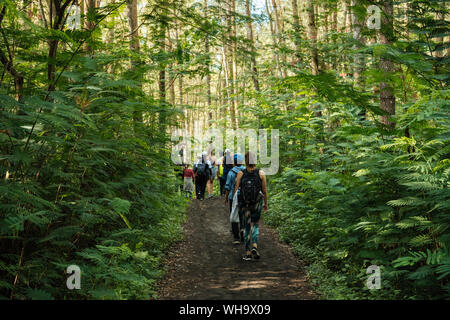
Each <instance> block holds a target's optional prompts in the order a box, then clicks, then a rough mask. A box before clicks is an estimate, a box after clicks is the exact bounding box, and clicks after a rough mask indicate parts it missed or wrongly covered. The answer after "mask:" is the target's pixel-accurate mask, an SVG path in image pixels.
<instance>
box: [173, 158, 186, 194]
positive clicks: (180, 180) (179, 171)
mask: <svg viewBox="0 0 450 320" xmlns="http://www.w3.org/2000/svg"><path fill="white" fill-rule="evenodd" d="M183 167H184V165H183V164H181V163H177V164H176V165H175V168H174V171H175V176H176V177H177V182H176V192H178V190H179V191H180V192H181V193H183V185H184V177H183V171H184V169H183Z"/></svg>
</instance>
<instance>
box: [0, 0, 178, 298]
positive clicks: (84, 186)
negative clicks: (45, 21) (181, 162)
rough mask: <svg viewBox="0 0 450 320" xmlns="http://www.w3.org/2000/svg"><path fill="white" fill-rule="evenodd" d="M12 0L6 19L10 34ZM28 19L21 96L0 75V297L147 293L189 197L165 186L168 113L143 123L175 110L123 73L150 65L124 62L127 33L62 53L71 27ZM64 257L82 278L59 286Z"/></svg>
mask: <svg viewBox="0 0 450 320" xmlns="http://www.w3.org/2000/svg"><path fill="white" fill-rule="evenodd" d="M0 7H1V6H0ZM13 8H14V6H13V5H11V6H9V5H8V11H7V12H8V17H9V18H10V19H9V22H10V24H8V25H7V24H6V23H5V21H3V26H4V27H5V25H7V26H8V30H7V31H9V32H12V33H15V34H18V33H19V28H20V27H19V26H17V25H14V24H13V23H12V22H11V21H13V18H14V17H15V16H14V14H13V13H12V12H13V11H12V9H13ZM104 9H105V8H104ZM105 10H106V9H105ZM106 11H107V10H106ZM101 18H102V15H100V16H97V15H96V16H95V19H96V20H99V19H101ZM33 26H34V29H31V30H29V29H28V30H29V31H30V32H29V33H26V32H22V35H20V36H19V35H18V36H17V37H16V38H15V41H17V42H18V47H17V54H16V59H17V60H19V61H21V60H20V59H23V60H22V63H20V64H18V65H19V71H20V72H26V71H27V70H26V68H29V69H30V70H31V71H29V70H28V71H29V73H27V77H29V79H28V80H27V84H26V86H25V88H24V90H23V95H22V97H21V98H20V99H16V92H15V91H14V87H13V82H12V81H9V80H10V79H8V75H6V77H5V78H2V80H3V79H5V82H3V83H2V86H1V87H0V101H1V104H0V119H1V120H0V130H1V131H0V279H2V280H1V281H0V297H1V298H11V297H13V298H15V299H149V298H151V297H154V296H155V292H156V290H155V289H156V281H157V280H158V279H159V278H160V277H161V275H162V269H163V268H162V266H161V257H162V256H163V254H164V253H165V252H166V250H167V249H168V247H169V246H170V245H171V243H173V241H176V240H179V239H180V235H181V227H180V225H181V223H182V220H183V217H184V211H185V206H186V201H185V200H184V199H182V198H181V196H180V195H179V194H177V193H174V192H173V190H174V187H173V186H174V184H175V180H174V179H175V177H174V174H173V170H172V168H171V162H170V153H169V150H168V148H167V144H168V142H169V140H168V137H166V135H165V132H166V128H167V127H168V126H169V125H170V123H169V121H168V120H167V121H166V122H163V121H160V122H159V125H158V126H157V127H156V126H153V125H152V123H153V122H154V121H155V119H157V117H158V112H160V111H164V112H165V113H166V114H168V115H171V114H172V111H170V110H166V109H167V106H166V105H165V104H163V103H161V102H159V101H155V100H154V99H153V98H152V97H151V95H149V94H148V93H146V92H145V91H144V90H143V89H142V83H141V82H139V81H137V80H132V79H142V74H143V73H144V72H145V71H146V70H147V69H146V68H135V69H133V70H130V68H129V56H131V55H132V54H133V53H132V52H130V50H129V49H128V43H127V42H124V43H119V45H118V46H117V48H115V49H114V50H111V51H110V52H108V53H103V52H101V51H100V50H98V53H96V54H93V55H83V54H74V55H73V59H72V60H69V58H70V57H71V54H72V50H73V46H74V47H76V46H77V45H78V44H79V43H80V39H79V38H78V37H79V36H80V35H78V34H77V33H76V32H74V33H72V32H71V31H55V32H56V33H54V34H52V35H48V34H47V32H50V31H48V30H47V31H45V30H42V28H41V27H37V26H36V25H33ZM80 32H81V31H80ZM9 34H11V33H9ZM49 37H58V38H59V39H60V41H61V42H62V44H60V50H61V51H60V54H59V55H58V61H57V62H56V64H57V67H58V68H57V69H58V72H60V75H61V77H60V78H59V82H58V83H57V87H56V89H55V90H48V89H47V85H48V83H47V79H46V75H47V70H46V66H47V61H46V60H45V59H46V58H45V52H46V50H47V48H46V40H48V38H49ZM7 40H11V39H7ZM91 40H92V41H91V42H90V43H89V45H91V46H92V48H93V49H98V47H97V46H100V45H101V44H98V43H96V42H95V39H91ZM63 45H64V46H63ZM1 47H3V43H2V44H1ZM25 61H26V62H25ZM136 114H141V115H142V118H144V119H145V121H140V122H138V121H137V120H136V117H135V116H136ZM168 118H169V117H168ZM72 264H74V265H78V266H79V267H80V269H81V290H68V289H67V287H66V279H67V277H68V276H69V275H67V274H66V268H67V267H68V266H69V265H72Z"/></svg>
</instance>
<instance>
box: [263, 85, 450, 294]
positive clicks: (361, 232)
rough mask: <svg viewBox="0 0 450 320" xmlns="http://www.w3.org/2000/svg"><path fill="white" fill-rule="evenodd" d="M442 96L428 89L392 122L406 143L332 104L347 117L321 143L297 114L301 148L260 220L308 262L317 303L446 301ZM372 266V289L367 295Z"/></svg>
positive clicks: (448, 217) (448, 251) (448, 194)
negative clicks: (406, 132)
mask: <svg viewBox="0 0 450 320" xmlns="http://www.w3.org/2000/svg"><path fill="white" fill-rule="evenodd" d="M447 98H448V97H447V93H446V92H439V93H438V92H437V93H436V95H434V97H433V98H432V99H429V98H426V99H424V100H421V101H418V102H417V103H416V104H414V105H413V106H410V108H409V111H408V112H405V113H402V114H399V115H398V116H397V123H398V126H399V127H402V126H405V125H409V126H410V127H409V128H410V131H411V133H412V136H411V137H405V136H402V132H401V131H400V130H398V131H392V132H388V133H386V132H383V131H382V129H380V128H377V127H376V126H375V125H370V124H369V123H367V122H363V121H360V120H358V117H357V115H356V113H355V114H354V115H353V116H352V115H351V113H348V112H347V111H346V110H345V109H343V108H342V109H341V108H340V107H335V108H334V109H333V110H334V112H335V113H336V116H338V117H339V118H340V119H344V118H346V120H341V123H340V127H339V128H336V129H333V131H330V133H329V135H327V136H326V138H323V139H322V138H320V131H319V130H322V129H318V128H317V127H316V128H314V127H312V125H311V123H310V122H308V121H302V117H304V115H303V116H302V115H301V114H299V115H298V117H297V123H296V126H297V130H298V131H297V132H296V134H297V135H298V139H305V140H306V141H307V143H306V144H305V145H306V148H305V149H304V150H303V154H302V155H301V156H300V158H297V159H296V160H293V161H292V162H291V163H290V164H289V165H286V166H285V167H284V168H283V171H282V173H281V174H280V175H279V176H277V177H275V178H273V179H272V180H271V182H270V183H269V184H270V185H271V186H272V189H271V192H270V193H269V195H270V199H271V200H270V203H269V204H270V210H269V211H268V213H267V214H266V216H265V219H266V220H267V221H268V223H269V224H270V225H272V226H274V227H276V228H277V229H278V231H279V233H280V237H281V238H282V239H283V240H284V241H286V242H288V243H290V244H291V245H292V247H293V248H294V249H295V251H296V252H297V253H298V255H299V256H300V257H301V258H302V259H304V260H305V261H306V262H307V263H308V264H309V267H308V273H309V276H310V277H311V281H312V283H313V284H315V285H316V286H317V290H318V291H319V292H320V293H321V294H322V296H323V297H324V298H327V299H448V298H449V297H450V285H449V282H448V280H449V275H450V234H449V226H450V214H449V212H450V200H449V199H450V191H449V188H448V187H449V184H448V183H449V174H450V168H449V165H450V162H449V160H448V154H449V150H450V149H449V148H450V144H449V142H450V140H449V130H448V129H449V119H448V115H447V114H446V112H444V110H445V105H446V101H445V100H446V99H447ZM314 130H317V131H314ZM292 131H293V129H292ZM292 131H291V132H292ZM294 132H295V131H294ZM314 132H316V134H315V135H314ZM315 139H317V140H316V141H317V142H316V143H315V144H314V143H313V141H314V140H315ZM319 141H320V142H319ZM371 265H376V266H379V268H380V272H381V273H380V276H381V288H380V289H372V290H369V289H368V288H367V285H366V283H367V280H368V278H369V277H370V276H371V274H368V273H367V268H368V267H369V266H371Z"/></svg>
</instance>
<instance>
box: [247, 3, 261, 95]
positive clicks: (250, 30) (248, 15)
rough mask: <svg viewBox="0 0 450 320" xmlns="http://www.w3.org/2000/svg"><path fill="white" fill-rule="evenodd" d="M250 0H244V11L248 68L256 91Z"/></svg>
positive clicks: (256, 80)
mask: <svg viewBox="0 0 450 320" xmlns="http://www.w3.org/2000/svg"><path fill="white" fill-rule="evenodd" d="M250 7H251V0H245V12H246V14H247V17H248V19H249V20H248V23H247V39H248V41H249V49H248V51H249V52H250V68H251V73H252V80H253V86H254V87H255V90H256V91H257V92H259V91H260V88H259V81H258V69H257V67H256V58H255V56H256V52H255V43H254V39H253V25H252V20H251V17H252V14H251V9H250Z"/></svg>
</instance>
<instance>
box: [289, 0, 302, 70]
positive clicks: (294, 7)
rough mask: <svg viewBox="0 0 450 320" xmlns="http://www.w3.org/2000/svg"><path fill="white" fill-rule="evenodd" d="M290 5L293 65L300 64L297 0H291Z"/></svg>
mask: <svg viewBox="0 0 450 320" xmlns="http://www.w3.org/2000/svg"><path fill="white" fill-rule="evenodd" d="M291 4H292V21H293V24H294V32H295V33H294V44H295V60H296V61H293V63H299V62H301V42H300V33H301V27H300V18H299V15H298V4H297V0H291Z"/></svg>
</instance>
